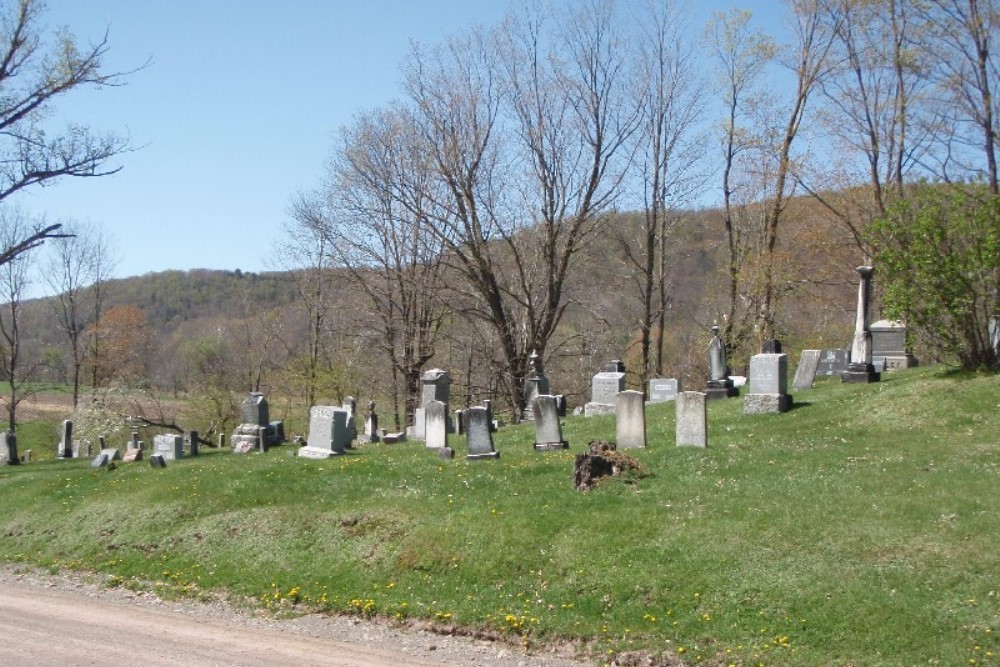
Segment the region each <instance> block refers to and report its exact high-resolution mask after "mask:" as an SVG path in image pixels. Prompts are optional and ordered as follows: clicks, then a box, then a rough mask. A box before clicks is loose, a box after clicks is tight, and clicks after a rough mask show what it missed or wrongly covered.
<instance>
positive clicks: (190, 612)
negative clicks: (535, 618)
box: [0, 569, 583, 667]
mask: <svg viewBox="0 0 1000 667" xmlns="http://www.w3.org/2000/svg"><path fill="white" fill-rule="evenodd" d="M0 628H3V635H4V637H3V650H2V656H0V664H3V665H4V666H5V667H56V666H59V667H78V666H83V665H99V666H101V667H126V666H129V667H132V666H134V665H143V667H168V666H169V667H235V666H237V665H238V666H240V667H265V666H267V667H274V666H277V665H281V666H282V667H286V666H287V667H390V666H393V667H395V666H397V665H412V666H413V667H442V666H445V665H448V666H451V667H455V666H458V665H461V666H467V667H528V666H529V665H530V666H531V667H582V665H583V663H578V662H573V661H570V660H564V659H560V658H556V657H554V656H528V655H524V654H522V653H520V652H519V651H517V650H516V649H512V648H510V647H504V646H499V645H496V644H492V643H489V642H483V641H475V640H468V639H463V638H456V637H442V636H438V635H433V634H430V633H421V632H413V631H403V630H399V629H395V628H390V627H386V626H381V625H377V624H370V623H362V622H359V621H357V620H353V619H345V618H331V617H326V616H305V617H300V618H296V619H289V620H273V619H261V618H256V617H254V616H251V615H248V614H244V613H241V612H238V611H236V610H233V609H232V608H229V607H228V606H226V605H223V604H219V603H216V604H207V605H202V604H191V603H174V602H167V601H162V600H159V599H157V598H155V597H154V596H151V595H146V594H141V593H132V592H129V591H124V590H120V589H112V590H109V589H104V588H100V587H97V586H93V585H89V584H86V583H82V582H80V581H74V580H73V579H70V578H65V577H63V578H59V577H47V576H43V575H38V574H25V573H23V572H20V573H15V572H13V571H10V570H9V569H8V570H7V571H2V570H0Z"/></svg>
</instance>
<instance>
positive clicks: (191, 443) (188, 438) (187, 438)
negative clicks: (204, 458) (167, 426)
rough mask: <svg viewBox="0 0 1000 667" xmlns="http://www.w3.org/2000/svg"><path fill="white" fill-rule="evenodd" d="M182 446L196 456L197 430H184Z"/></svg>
mask: <svg viewBox="0 0 1000 667" xmlns="http://www.w3.org/2000/svg"><path fill="white" fill-rule="evenodd" d="M184 447H185V448H186V449H187V451H188V453H189V454H190V455H191V456H198V431H185V432H184Z"/></svg>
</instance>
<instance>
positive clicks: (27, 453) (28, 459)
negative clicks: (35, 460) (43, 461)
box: [21, 449, 31, 463]
mask: <svg viewBox="0 0 1000 667" xmlns="http://www.w3.org/2000/svg"><path fill="white" fill-rule="evenodd" d="M21 463H31V450H30V449H26V450H24V454H23V455H21Z"/></svg>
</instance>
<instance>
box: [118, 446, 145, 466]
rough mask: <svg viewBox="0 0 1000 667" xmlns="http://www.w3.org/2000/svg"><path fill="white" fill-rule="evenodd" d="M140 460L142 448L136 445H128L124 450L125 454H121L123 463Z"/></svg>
mask: <svg viewBox="0 0 1000 667" xmlns="http://www.w3.org/2000/svg"><path fill="white" fill-rule="evenodd" d="M141 460H142V450H141V449H139V448H138V447H130V448H128V449H126V450H125V455H124V456H122V462H123V463H134V462H136V461H141Z"/></svg>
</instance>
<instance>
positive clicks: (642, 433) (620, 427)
mask: <svg viewBox="0 0 1000 667" xmlns="http://www.w3.org/2000/svg"><path fill="white" fill-rule="evenodd" d="M615 400H616V401H617V403H616V405H615V444H617V445H618V448H619V449H633V448H636V447H645V446H646V404H645V402H644V401H643V400H642V392H641V391H633V390H631V389H629V390H626V391H623V392H620V393H619V394H618V396H616V397H615Z"/></svg>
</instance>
